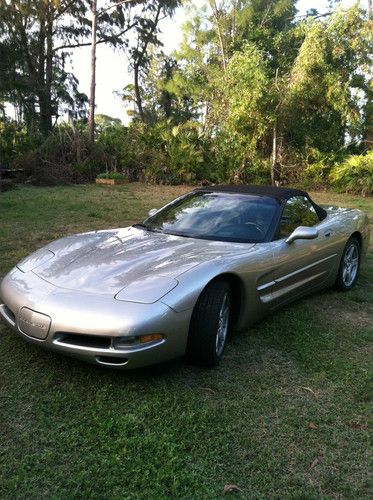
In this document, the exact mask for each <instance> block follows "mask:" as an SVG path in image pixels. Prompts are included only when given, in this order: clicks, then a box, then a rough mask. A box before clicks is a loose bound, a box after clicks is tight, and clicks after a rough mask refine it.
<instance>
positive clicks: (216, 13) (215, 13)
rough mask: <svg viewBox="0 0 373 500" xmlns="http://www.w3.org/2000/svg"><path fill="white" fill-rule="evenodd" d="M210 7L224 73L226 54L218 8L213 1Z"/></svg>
mask: <svg viewBox="0 0 373 500" xmlns="http://www.w3.org/2000/svg"><path fill="white" fill-rule="evenodd" d="M210 6H211V9H212V15H213V16H214V18H215V23H216V31H217V33H218V38H219V45H220V52H221V59H222V63H223V69H224V71H225V70H226V69H227V60H226V53H225V47H224V40H223V33H222V30H221V26H220V19H219V9H218V6H217V5H216V1H215V0H210Z"/></svg>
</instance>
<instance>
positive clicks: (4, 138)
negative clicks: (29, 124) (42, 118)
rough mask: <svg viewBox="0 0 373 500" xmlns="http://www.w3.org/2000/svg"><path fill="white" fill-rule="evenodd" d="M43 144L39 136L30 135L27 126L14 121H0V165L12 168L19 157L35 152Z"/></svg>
mask: <svg viewBox="0 0 373 500" xmlns="http://www.w3.org/2000/svg"><path fill="white" fill-rule="evenodd" d="M40 142H41V138H40V136H39V134H29V133H28V132H27V129H26V126H25V125H24V124H22V123H17V122H15V121H13V120H4V119H1V120H0V165H2V166H5V167H10V166H12V162H13V161H15V160H16V159H17V158H19V156H21V155H24V154H28V153H30V152H31V151H32V150H35V149H36V148H37V147H38V146H39V144H40Z"/></svg>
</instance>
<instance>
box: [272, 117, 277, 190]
mask: <svg viewBox="0 0 373 500" xmlns="http://www.w3.org/2000/svg"><path fill="white" fill-rule="evenodd" d="M276 166H277V119H275V123H274V125H273V137H272V157H271V183H272V186H275V185H276V180H277V174H276Z"/></svg>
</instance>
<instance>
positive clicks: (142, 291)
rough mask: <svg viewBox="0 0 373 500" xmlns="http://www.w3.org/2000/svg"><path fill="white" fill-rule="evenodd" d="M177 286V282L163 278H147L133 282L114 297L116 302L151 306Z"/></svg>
mask: <svg viewBox="0 0 373 500" xmlns="http://www.w3.org/2000/svg"><path fill="white" fill-rule="evenodd" d="M177 285H178V281H177V280H175V279H173V278H166V277H164V276H148V277H146V278H143V279H140V280H136V281H133V282H132V283H130V284H129V285H128V286H126V287H124V288H123V289H122V290H121V291H120V292H118V293H117V294H116V296H115V298H116V299H117V300H123V301H126V302H138V303H140V304H153V303H154V302H157V300H159V299H161V298H162V297H163V296H164V295H166V294H167V293H168V292H171V290H173V289H174V288H175V287H176V286H177Z"/></svg>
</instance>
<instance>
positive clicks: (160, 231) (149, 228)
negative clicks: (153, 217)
mask: <svg viewBox="0 0 373 500" xmlns="http://www.w3.org/2000/svg"><path fill="white" fill-rule="evenodd" d="M132 227H139V228H140V229H145V231H151V232H152V233H162V232H163V231H162V230H161V229H157V228H155V227H151V226H147V225H146V224H132Z"/></svg>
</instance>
